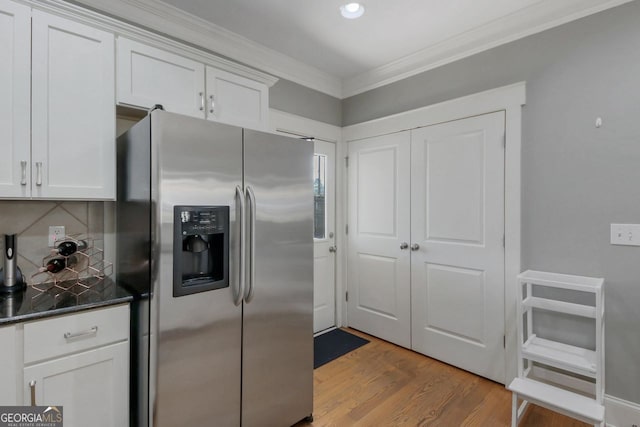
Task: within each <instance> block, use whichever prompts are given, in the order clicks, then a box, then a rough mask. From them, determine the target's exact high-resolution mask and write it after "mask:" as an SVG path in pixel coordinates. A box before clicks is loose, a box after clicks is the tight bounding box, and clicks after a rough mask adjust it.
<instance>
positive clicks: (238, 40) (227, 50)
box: [72, 0, 342, 98]
mask: <svg viewBox="0 0 640 427" xmlns="http://www.w3.org/2000/svg"><path fill="white" fill-rule="evenodd" d="M72 1H74V2H77V3H79V4H82V5H85V6H88V7H90V8H93V9H95V10H98V11H101V12H104V13H107V14H109V15H112V16H114V17H116V18H119V19H125V20H127V21H128V22H131V23H133V24H135V25H140V26H142V27H145V28H147V29H149V30H151V31H153V32H157V33H159V34H164V35H166V36H168V37H171V38H173V39H176V40H179V41H182V42H186V43H189V44H192V45H195V46H198V47H200V48H203V49H206V50H208V51H210V52H213V53H216V54H218V55H223V56H225V57H227V58H230V59H232V60H234V61H238V62H241V63H243V64H246V65H248V66H250V67H254V68H257V69H258V70H261V71H264V72H266V73H269V74H273V75H275V76H278V77H280V78H284V79H287V80H290V81H293V82H295V83H298V84H301V85H303V86H306V87H309V88H311V89H315V90H317V91H319V92H323V93H326V94H328V95H331V96H334V97H336V98H341V96H342V82H341V80H340V79H339V78H337V77H335V76H332V75H330V74H329V73H326V72H324V71H321V70H319V69H317V68H315V67H312V66H310V65H307V64H304V63H303V62H301V61H298V60H296V59H293V58H291V57H289V56H287V55H284V54H282V53H280V52H277V51H275V50H273V49H269V48H267V47H265V46H262V45H260V44H258V43H255V42H253V41H251V40H249V39H247V38H245V37H242V36H240V35H238V34H236V33H233V32H231V31H228V30H226V29H224V28H222V27H219V26H217V25H214V24H212V23H210V22H208V21H205V20H204V19H201V18H199V17H197V16H194V15H191V14H189V13H187V12H184V11H182V10H180V9H178V8H176V7H174V6H171V5H168V4H166V3H163V2H161V1H157V0H72ZM229 62H231V61H229Z"/></svg>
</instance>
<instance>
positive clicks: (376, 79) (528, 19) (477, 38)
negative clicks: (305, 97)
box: [342, 0, 633, 98]
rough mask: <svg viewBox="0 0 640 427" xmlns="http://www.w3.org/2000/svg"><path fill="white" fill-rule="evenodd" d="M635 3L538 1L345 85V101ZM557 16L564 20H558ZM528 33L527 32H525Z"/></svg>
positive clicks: (367, 73) (351, 80)
mask: <svg viewBox="0 0 640 427" xmlns="http://www.w3.org/2000/svg"><path fill="white" fill-rule="evenodd" d="M630 1H633V0H609V1H605V2H602V1H601V0H590V2H589V5H588V6H586V7H585V6H584V4H583V3H581V4H576V3H575V2H573V3H574V4H571V3H572V2H571V1H566V0H562V1H559V2H551V3H552V5H553V8H552V9H551V8H549V2H547V1H538V2H537V3H535V4H533V5H532V6H530V7H527V8H525V9H521V10H519V11H517V12H515V13H513V14H511V15H508V16H505V17H503V18H500V19H496V20H494V21H491V22H489V23H487V24H485V25H483V26H481V27H477V28H474V29H472V30H470V31H467V32H465V33H462V34H460V35H458V36H455V37H452V38H450V39H447V40H445V41H443V42H441V43H438V44H435V45H433V46H431V47H428V48H426V49H423V50H420V51H418V52H416V53H414V54H411V55H408V56H406V57H404V58H401V59H399V60H396V61H393V62H390V63H389V64H386V65H383V66H381V67H378V68H375V69H373V70H370V71H367V72H365V73H362V74H358V75H356V76H353V77H350V78H347V79H345V80H344V81H343V92H342V98H348V97H350V96H353V95H357V94H359V93H363V92H366V91H369V90H372V89H376V88H379V87H382V86H385V85H388V84H390V83H393V82H396V81H399V80H403V79H406V78H408V77H411V76H414V75H416V74H420V73H423V72H425V71H428V70H432V69H434V68H437V67H440V66H442V65H445V64H448V63H451V62H454V61H457V60H459V59H462V58H465V57H468V56H471V55H474V54H476V53H479V52H483V51H486V50H489V49H491V48H494V47H496V46H499V45H502V44H505V43H509V42H511V41H514V40H518V39H521V38H523V37H526V36H529V35H532V34H535V33H539V32H541V31H544V30H547V29H550V28H553V27H557V26H559V25H562V24H565V23H567V22H571V21H574V20H576V19H580V18H583V17H585V16H588V15H592V14H594V13H597V12H601V11H603V10H605V9H609V8H612V7H615V6H619V5H621V4H624V3H628V2H630ZM557 16H561V17H560V18H557ZM523 29H524V30H523Z"/></svg>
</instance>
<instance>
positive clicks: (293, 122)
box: [269, 108, 342, 144]
mask: <svg viewBox="0 0 640 427" xmlns="http://www.w3.org/2000/svg"><path fill="white" fill-rule="evenodd" d="M269 129H270V130H271V131H272V132H274V133H283V134H285V135H292V136H299V137H311V138H315V139H319V140H322V141H326V142H332V143H334V144H335V143H337V142H338V141H339V140H340V136H341V134H342V128H340V127H338V126H333V125H330V124H327V123H323V122H319V121H317V120H312V119H308V118H306V117H302V116H298V115H295V114H291V113H287V112H285V111H280V110H276V109H275V108H271V109H270V110H269Z"/></svg>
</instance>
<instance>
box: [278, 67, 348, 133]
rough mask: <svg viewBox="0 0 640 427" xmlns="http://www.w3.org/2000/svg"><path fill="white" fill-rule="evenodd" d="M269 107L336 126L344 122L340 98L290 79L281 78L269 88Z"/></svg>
mask: <svg viewBox="0 0 640 427" xmlns="http://www.w3.org/2000/svg"><path fill="white" fill-rule="evenodd" d="M269 107H271V108H275V109H276V110H281V111H286V112H287V113H291V114H296V115H298V116H302V117H306V118H308V119H313V120H317V121H320V122H324V123H329V124H330V125H334V126H340V125H341V124H342V106H341V102H340V100H339V99H338V98H334V97H332V96H330V95H325V94H324V93H322V92H318V91H316V90H313V89H309V88H308V87H305V86H302V85H299V84H297V83H294V82H291V81H289V80H284V79H280V80H278V82H277V83H276V84H275V85H273V86H272V87H271V89H269Z"/></svg>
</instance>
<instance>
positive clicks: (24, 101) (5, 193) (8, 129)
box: [0, 0, 31, 197]
mask: <svg viewBox="0 0 640 427" xmlns="http://www.w3.org/2000/svg"><path fill="white" fill-rule="evenodd" d="M30 51H31V9H30V8H29V7H27V6H23V5H20V4H17V3H13V2H10V1H7V0H0V129H2V137H1V138H0V152H1V153H2V155H1V156H0V197H28V196H29V195H30V179H29V167H30V162H29V160H30V153H29V151H30V144H31V141H30V139H29V137H30V135H29V131H30V123H29V122H30V120H29V118H30V110H29V107H30V100H31V81H30V72H31V56H30Z"/></svg>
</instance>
